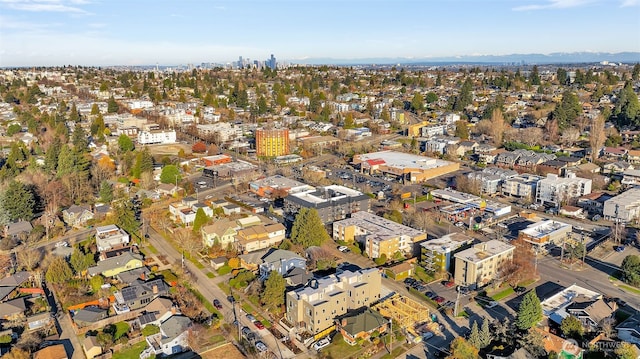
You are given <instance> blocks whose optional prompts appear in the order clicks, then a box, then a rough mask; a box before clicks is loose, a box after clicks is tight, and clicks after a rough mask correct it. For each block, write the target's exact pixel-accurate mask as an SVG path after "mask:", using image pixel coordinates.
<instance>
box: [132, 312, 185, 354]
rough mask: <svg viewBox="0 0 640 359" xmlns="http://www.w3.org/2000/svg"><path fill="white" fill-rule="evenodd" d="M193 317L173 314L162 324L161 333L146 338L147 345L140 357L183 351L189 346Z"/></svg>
mask: <svg viewBox="0 0 640 359" xmlns="http://www.w3.org/2000/svg"><path fill="white" fill-rule="evenodd" d="M190 327H191V319H189V318H188V317H185V316H183V315H173V316H171V317H170V318H169V319H167V320H165V321H164V322H162V324H160V333H157V334H154V335H150V336H148V337H147V338H146V340H147V345H149V347H147V348H146V349H145V350H144V351H143V352H142V353H141V354H140V359H146V358H149V357H151V356H153V355H155V356H158V355H172V354H177V353H182V352H184V351H186V350H188V348H189V343H188V337H189V328H190Z"/></svg>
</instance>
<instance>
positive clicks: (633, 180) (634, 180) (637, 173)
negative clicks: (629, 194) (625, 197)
mask: <svg viewBox="0 0 640 359" xmlns="http://www.w3.org/2000/svg"><path fill="white" fill-rule="evenodd" d="M620 183H621V184H623V185H625V186H638V185H640V170H635V169H627V170H625V171H624V173H623V174H622V180H621V181H620Z"/></svg>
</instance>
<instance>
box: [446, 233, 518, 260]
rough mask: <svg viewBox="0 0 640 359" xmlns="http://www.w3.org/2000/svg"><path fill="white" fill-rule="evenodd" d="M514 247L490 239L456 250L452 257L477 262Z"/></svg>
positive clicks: (511, 249)
mask: <svg viewBox="0 0 640 359" xmlns="http://www.w3.org/2000/svg"><path fill="white" fill-rule="evenodd" d="M515 248H516V247H515V246H512V245H511V244H509V243H504V242H502V241H498V240H495V239H492V240H490V241H487V242H483V243H478V244H476V245H475V246H473V247H471V248H469V249H465V250H464V251H461V252H458V253H456V254H454V257H455V258H460V259H462V260H465V261H467V262H472V263H479V262H482V261H484V260H486V259H489V258H491V257H493V256H497V255H499V254H502V253H504V252H508V251H513V250H514V249H515Z"/></svg>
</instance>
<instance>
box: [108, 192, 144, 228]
mask: <svg viewBox="0 0 640 359" xmlns="http://www.w3.org/2000/svg"><path fill="white" fill-rule="evenodd" d="M113 214H114V216H115V218H116V223H115V224H116V225H117V226H118V227H120V228H122V229H124V230H125V231H127V232H128V233H129V234H131V235H133V234H136V233H138V229H139V228H140V222H139V221H138V220H137V219H136V209H135V206H134V204H133V202H131V201H130V200H129V199H128V198H127V196H126V195H125V194H120V195H119V196H118V198H117V200H116V201H115V202H114V204H113Z"/></svg>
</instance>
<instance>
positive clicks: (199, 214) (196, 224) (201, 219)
mask: <svg viewBox="0 0 640 359" xmlns="http://www.w3.org/2000/svg"><path fill="white" fill-rule="evenodd" d="M208 220H209V218H207V214H206V213H204V209H202V208H198V211H196V218H195V219H194V220H193V231H194V232H198V231H200V228H202V226H204V225H205V224H207V221H208Z"/></svg>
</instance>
